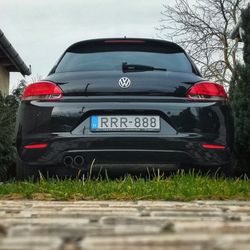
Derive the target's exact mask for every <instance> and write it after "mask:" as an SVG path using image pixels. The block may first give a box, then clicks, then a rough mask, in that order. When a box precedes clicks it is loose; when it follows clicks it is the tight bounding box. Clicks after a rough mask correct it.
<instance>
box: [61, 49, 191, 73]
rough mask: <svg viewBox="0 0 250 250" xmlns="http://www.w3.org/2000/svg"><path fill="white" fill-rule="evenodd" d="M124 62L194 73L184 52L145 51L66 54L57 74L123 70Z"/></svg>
mask: <svg viewBox="0 0 250 250" xmlns="http://www.w3.org/2000/svg"><path fill="white" fill-rule="evenodd" d="M124 62H126V63H128V64H141V65H149V66H153V67H157V68H165V69H167V70H169V71H182V72H192V65H191V63H190V61H189V60H188V58H187V57H186V55H185V54H184V53H183V52H177V53H155V52H145V51H105V52H91V53H87V52H84V53H83V52H80V53H79V52H66V54H65V55H64V57H63V58H62V60H61V61H60V63H59V64H58V66H57V68H56V72H74V71H112V70H122V63H124Z"/></svg>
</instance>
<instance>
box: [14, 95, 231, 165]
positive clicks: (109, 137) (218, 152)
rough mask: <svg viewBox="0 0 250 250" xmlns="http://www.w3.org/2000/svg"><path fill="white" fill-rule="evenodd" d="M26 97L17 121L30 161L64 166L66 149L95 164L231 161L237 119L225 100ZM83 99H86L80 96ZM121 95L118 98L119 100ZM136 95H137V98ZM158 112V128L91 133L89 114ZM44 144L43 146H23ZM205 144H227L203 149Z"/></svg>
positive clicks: (19, 141) (19, 148)
mask: <svg viewBox="0 0 250 250" xmlns="http://www.w3.org/2000/svg"><path fill="white" fill-rule="evenodd" d="M79 98H80V99H77V100H71V99H70V100H63V101H61V102H39V101H32V102H23V103H22V104H21V107H20V110H19V117H18V121H17V151H18V154H19V156H20V158H21V160H22V161H24V162H25V164H26V165H34V166H35V165H36V166H50V165H53V166H62V162H63V158H64V157H65V155H68V154H70V155H71V154H72V155H74V154H81V155H83V156H84V158H86V160H87V161H91V160H93V159H95V160H96V163H132V164H133V163H138V164H151V163H154V164H156V163H163V164H169V163H176V164H192V165H204V166H220V165H224V164H227V163H229V162H230V160H231V150H232V145H233V126H232V124H233V122H232V118H231V112H230V109H229V107H228V106H227V105H226V104H222V103H216V102H190V101H188V100H185V99H181V98H180V99H178V98H177V99H171V98H165V99H162V98H161V99H159V100H155V99H152V100H151V99H146V98H144V99H143V100H139V99H138V98H137V97H133V99H132V100H130V99H131V98H132V97H130V99H129V98H128V97H126V98H125V99H124V100H123V99H122V98H121V97H119V98H118V97H116V99H108V100H105V99H103V98H99V99H100V100H99V101H98V100H97V99H94V100H92V98H87V97H85V99H83V98H82V97H79ZM81 98H82V99H81ZM117 98H118V99H119V101H118V100H117ZM136 98H137V99H138V100H137V99H136ZM101 114H112V115H121V114H123V115H134V114H136V115H139V114H141V115H159V117H160V122H161V131H159V132H93V131H91V129H90V117H91V115H101ZM33 143H46V144H48V147H47V148H44V149H25V148H24V146H25V145H29V144H33ZM202 144H216V145H224V146H225V149H204V148H203V147H202V146H201V145H202Z"/></svg>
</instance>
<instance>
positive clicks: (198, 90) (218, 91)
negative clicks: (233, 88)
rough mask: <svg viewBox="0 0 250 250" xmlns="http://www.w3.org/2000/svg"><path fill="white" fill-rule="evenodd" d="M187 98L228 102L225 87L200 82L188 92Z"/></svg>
mask: <svg viewBox="0 0 250 250" xmlns="http://www.w3.org/2000/svg"><path fill="white" fill-rule="evenodd" d="M187 97H188V98H189V99H191V100H200V101H202V100H204V101H207V100H208V101H209V100H210V101H226V100H227V93H226V91H225V89H224V87H223V86H222V85H220V84H218V83H214V82H199V83H196V84H195V85H194V86H193V87H192V88H190V89H189V90H188V92H187Z"/></svg>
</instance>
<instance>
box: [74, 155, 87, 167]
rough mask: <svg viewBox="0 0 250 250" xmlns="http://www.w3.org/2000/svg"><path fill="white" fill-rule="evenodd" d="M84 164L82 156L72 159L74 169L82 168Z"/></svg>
mask: <svg viewBox="0 0 250 250" xmlns="http://www.w3.org/2000/svg"><path fill="white" fill-rule="evenodd" d="M84 163H85V160H84V158H83V156H81V155H77V156H75V157H74V166H76V167H82V166H83V165H84Z"/></svg>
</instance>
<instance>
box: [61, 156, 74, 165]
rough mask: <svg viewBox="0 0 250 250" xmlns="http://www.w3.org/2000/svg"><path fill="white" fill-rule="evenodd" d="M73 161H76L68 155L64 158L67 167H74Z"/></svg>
mask: <svg viewBox="0 0 250 250" xmlns="http://www.w3.org/2000/svg"><path fill="white" fill-rule="evenodd" d="M73 161H74V160H73V158H72V157H71V156H69V155H67V156H65V157H64V158H63V164H64V166H66V167H72V165H73Z"/></svg>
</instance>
